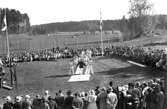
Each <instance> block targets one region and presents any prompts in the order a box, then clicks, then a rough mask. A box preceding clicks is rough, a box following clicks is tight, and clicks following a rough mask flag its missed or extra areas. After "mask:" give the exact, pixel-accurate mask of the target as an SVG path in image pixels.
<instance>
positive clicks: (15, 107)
mask: <svg viewBox="0 0 167 109" xmlns="http://www.w3.org/2000/svg"><path fill="white" fill-rule="evenodd" d="M13 109H22V102H16V103H14V105H13Z"/></svg>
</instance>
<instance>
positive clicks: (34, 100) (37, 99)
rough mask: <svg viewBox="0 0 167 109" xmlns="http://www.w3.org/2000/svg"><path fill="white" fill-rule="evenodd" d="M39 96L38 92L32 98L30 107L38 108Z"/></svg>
mask: <svg viewBox="0 0 167 109" xmlns="http://www.w3.org/2000/svg"><path fill="white" fill-rule="evenodd" d="M40 103H41V97H40V95H39V94H37V95H36V97H35V98H34V99H33V102H32V109H40Z"/></svg>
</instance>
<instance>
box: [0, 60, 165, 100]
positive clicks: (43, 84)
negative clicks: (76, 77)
mask: <svg viewBox="0 0 167 109" xmlns="http://www.w3.org/2000/svg"><path fill="white" fill-rule="evenodd" d="M68 62H69V60H68V59H63V60H58V61H57V62H30V63H20V64H18V66H17V75H18V88H17V89H14V90H11V91H7V90H5V89H1V91H0V93H1V94H0V96H1V97H4V96H5V95H11V96H15V95H18V94H19V95H20V94H21V95H22V94H23V95H24V94H25V93H26V94H30V95H31V96H34V95H35V94H37V93H40V94H41V93H42V92H43V91H44V90H46V89H48V90H50V91H51V94H52V95H54V94H55V92H56V91H58V90H59V89H62V90H64V91H66V90H68V89H71V90H73V91H81V90H84V91H88V90H90V89H92V88H93V89H94V88H95V87H96V86H98V85H99V86H106V85H107V84H108V82H109V81H111V80H112V81H113V82H114V85H115V86H117V85H121V84H127V83H128V82H132V81H143V80H148V79H151V78H155V77H161V76H162V72H160V71H155V70H153V69H151V68H149V67H146V68H142V67H139V66H135V65H132V64H130V63H128V62H127V61H126V60H120V59H116V58H111V57H97V58H95V59H94V64H93V68H94V72H95V74H94V75H93V76H92V77H91V80H90V81H88V82H75V83H69V82H67V81H68V79H69V76H68V71H69V67H68ZM1 100H2V99H1Z"/></svg>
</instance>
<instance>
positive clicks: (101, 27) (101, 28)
mask: <svg viewBox="0 0 167 109" xmlns="http://www.w3.org/2000/svg"><path fill="white" fill-rule="evenodd" d="M100 37H101V55H102V56H103V54H104V50H103V26H102V16H101V11H100Z"/></svg>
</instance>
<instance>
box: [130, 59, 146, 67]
mask: <svg viewBox="0 0 167 109" xmlns="http://www.w3.org/2000/svg"><path fill="white" fill-rule="evenodd" d="M128 62H129V63H131V64H134V65H137V66H139V67H146V65H143V64H140V63H137V62H134V61H129V60H128Z"/></svg>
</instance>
